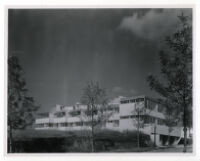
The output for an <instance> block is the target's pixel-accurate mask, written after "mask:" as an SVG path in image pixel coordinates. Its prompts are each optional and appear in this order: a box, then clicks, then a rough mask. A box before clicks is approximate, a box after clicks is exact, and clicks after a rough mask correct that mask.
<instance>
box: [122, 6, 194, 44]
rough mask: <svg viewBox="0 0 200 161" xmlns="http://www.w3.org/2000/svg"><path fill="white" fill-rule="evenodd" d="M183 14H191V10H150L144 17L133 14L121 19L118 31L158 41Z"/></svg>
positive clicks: (173, 26) (172, 27)
mask: <svg viewBox="0 0 200 161" xmlns="http://www.w3.org/2000/svg"><path fill="white" fill-rule="evenodd" d="M181 12H184V13H185V15H188V14H191V9H184V10H181V9H164V10H162V11H160V12H158V10H150V11H149V12H147V13H146V14H145V15H144V16H142V17H141V16H139V15H138V13H134V14H133V15H132V16H129V17H125V18H124V19H122V21H121V24H120V26H119V28H120V29H123V30H128V31H131V32H132V33H133V34H134V35H135V36H137V37H139V38H142V39H146V40H150V41H152V40H153V41H155V40H159V39H160V38H162V37H163V36H165V35H168V33H169V32H170V31H172V30H174V29H175V28H176V26H177V22H178V21H177V16H178V15H180V14H181Z"/></svg>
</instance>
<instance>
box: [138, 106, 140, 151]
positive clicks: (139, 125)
mask: <svg viewBox="0 0 200 161" xmlns="http://www.w3.org/2000/svg"><path fill="white" fill-rule="evenodd" d="M139 115H140V114H139V110H138V126H137V140H138V141H137V143H138V148H140V118H139Z"/></svg>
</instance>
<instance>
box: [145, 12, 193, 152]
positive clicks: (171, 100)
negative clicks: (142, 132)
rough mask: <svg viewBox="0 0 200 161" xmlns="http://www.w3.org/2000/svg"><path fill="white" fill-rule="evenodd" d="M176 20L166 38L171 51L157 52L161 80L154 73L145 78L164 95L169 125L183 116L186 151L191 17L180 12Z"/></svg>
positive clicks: (189, 111)
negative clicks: (176, 27) (175, 27)
mask: <svg viewBox="0 0 200 161" xmlns="http://www.w3.org/2000/svg"><path fill="white" fill-rule="evenodd" d="M178 19H179V22H180V25H179V27H178V29H177V31H176V32H175V33H173V34H172V35H171V36H168V37H166V41H165V42H166V44H167V46H168V47H169V51H170V52H169V53H168V52H165V51H160V53H159V56H160V64H161V74H162V76H163V78H164V81H160V80H159V79H158V78H157V77H155V76H153V75H149V76H148V79H147V81H148V82H149V85H150V87H151V89H153V90H155V91H156V92H157V93H159V94H160V95H161V96H162V97H163V99H162V102H163V103H164V104H165V106H166V116H167V119H168V126H169V127H172V126H173V124H174V123H176V119H177V118H179V117H180V118H181V119H182V123H183V126H184V152H185V151H186V144H187V143H186V137H187V135H186V132H187V127H192V26H191V24H190V22H189V21H190V17H188V16H185V15H183V13H182V15H180V16H178Z"/></svg>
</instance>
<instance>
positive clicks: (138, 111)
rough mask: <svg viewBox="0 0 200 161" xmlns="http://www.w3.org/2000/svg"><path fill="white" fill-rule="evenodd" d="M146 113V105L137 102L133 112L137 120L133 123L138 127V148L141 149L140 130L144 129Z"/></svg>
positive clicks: (134, 119)
mask: <svg viewBox="0 0 200 161" xmlns="http://www.w3.org/2000/svg"><path fill="white" fill-rule="evenodd" d="M144 111H145V107H144V103H142V102H135V108H134V110H133V111H132V114H134V116H136V117H135V118H133V122H134V124H135V125H136V126H137V145H138V148H139V147H140V129H141V128H143V126H144V117H143V118H142V116H144Z"/></svg>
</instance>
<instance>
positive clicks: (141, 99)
mask: <svg viewBox="0 0 200 161" xmlns="http://www.w3.org/2000/svg"><path fill="white" fill-rule="evenodd" d="M142 101H144V98H137V99H136V102H142Z"/></svg>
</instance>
